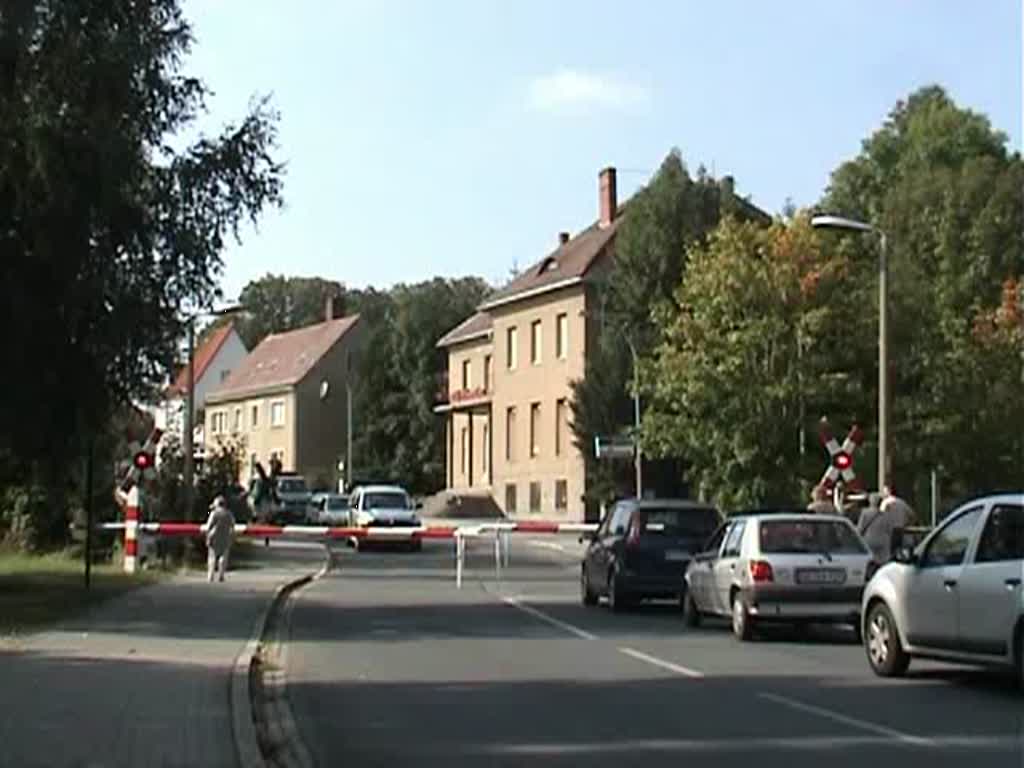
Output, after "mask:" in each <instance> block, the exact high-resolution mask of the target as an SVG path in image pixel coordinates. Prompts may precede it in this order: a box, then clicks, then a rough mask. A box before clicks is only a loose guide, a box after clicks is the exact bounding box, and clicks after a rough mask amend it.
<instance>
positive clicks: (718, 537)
mask: <svg viewBox="0 0 1024 768" xmlns="http://www.w3.org/2000/svg"><path fill="white" fill-rule="evenodd" d="M727 530H729V523H723V524H722V525H720V526H719V527H718V530H717V531H715V532H714V534H713V535H712V536H711V538H710V539H708V541H707V543H706V544H705V545H704V548H703V549H702V550H701V551H702V552H710V553H711V554H713V555H716V556H717V555H718V550H719V549H721V548H722V539H724V538H725V532H726V531H727Z"/></svg>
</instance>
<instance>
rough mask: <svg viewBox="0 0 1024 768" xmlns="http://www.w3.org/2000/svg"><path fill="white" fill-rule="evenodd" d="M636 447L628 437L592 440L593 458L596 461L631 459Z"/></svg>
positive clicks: (598, 437)
mask: <svg viewBox="0 0 1024 768" xmlns="http://www.w3.org/2000/svg"><path fill="white" fill-rule="evenodd" d="M635 453H636V446H635V444H634V443H633V441H632V440H631V439H630V438H628V437H601V436H596V437H595V438H594V456H595V457H596V458H597V459H632V458H633V456H634V455H635Z"/></svg>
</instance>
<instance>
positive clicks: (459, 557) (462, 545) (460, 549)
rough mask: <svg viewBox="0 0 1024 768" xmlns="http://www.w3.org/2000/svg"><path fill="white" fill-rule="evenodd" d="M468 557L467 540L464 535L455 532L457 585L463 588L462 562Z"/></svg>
mask: <svg viewBox="0 0 1024 768" xmlns="http://www.w3.org/2000/svg"><path fill="white" fill-rule="evenodd" d="M465 557H466V542H465V540H464V539H463V538H462V535H461V534H460V533H459V532H457V531H456V533H455V586H456V587H457V588H458V589H462V563H463V560H465Z"/></svg>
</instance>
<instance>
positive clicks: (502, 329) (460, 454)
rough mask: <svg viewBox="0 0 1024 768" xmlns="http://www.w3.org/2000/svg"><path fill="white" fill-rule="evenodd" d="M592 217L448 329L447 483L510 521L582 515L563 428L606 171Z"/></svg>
mask: <svg viewBox="0 0 1024 768" xmlns="http://www.w3.org/2000/svg"><path fill="white" fill-rule="evenodd" d="M598 200H599V218H598V220H597V221H596V222H595V223H594V224H593V225H592V226H590V227H588V228H587V229H585V230H584V231H582V232H580V233H578V234H577V235H576V236H575V237H571V236H570V235H569V234H568V233H559V238H558V247H557V248H556V249H555V250H554V251H552V252H551V253H550V254H548V255H547V256H545V257H544V258H543V259H541V260H540V261H539V262H538V263H536V264H534V265H533V266H531V267H530V268H529V269H527V270H525V271H524V272H522V273H520V274H519V275H518V276H517V277H516V278H515V279H514V280H512V281H511V282H510V283H509V284H508V285H506V286H505V287H504V288H502V289H500V290H499V291H497V292H495V293H494V294H492V295H491V296H489V297H488V298H487V300H486V301H484V303H483V304H481V306H480V307H479V311H478V312H477V313H476V314H474V315H473V316H472V317H470V318H469V319H468V320H466V321H465V322H464V323H462V324H461V325H459V326H457V327H456V328H454V329H453V330H452V331H450V332H449V333H447V334H446V335H445V336H444V337H442V339H441V340H440V341H439V342H438V346H439V347H442V348H444V349H446V350H447V353H448V387H447V401H446V402H444V403H442V404H440V405H438V406H437V407H436V409H435V410H436V411H437V412H438V413H440V414H442V415H443V416H444V418H445V437H446V452H445V453H446V464H447V467H446V468H447V478H446V479H447V488H448V490H449V491H450V492H452V493H455V494H460V493H461V494H468V493H485V494H490V495H491V496H492V497H493V499H494V501H495V503H496V504H497V506H498V507H499V508H500V509H501V510H502V511H503V512H504V513H505V514H507V515H509V516H512V517H525V516H530V515H536V516H543V517H557V518H565V519H568V520H583V519H584V517H585V509H584V493H585V490H586V468H585V462H584V457H583V454H582V453H581V451H580V450H579V448H578V447H577V446H576V444H575V439H574V436H573V433H572V429H571V422H572V416H571V413H572V410H571V401H572V388H571V385H572V382H573V381H575V380H577V379H582V378H583V376H584V372H585V369H586V359H587V349H588V346H589V345H590V343H591V340H592V339H593V338H594V334H595V330H596V323H597V320H598V318H597V317H596V313H595V312H594V311H593V309H594V307H595V293H596V290H595V284H596V283H597V281H598V280H599V279H600V278H601V277H602V275H603V273H604V271H605V270H606V269H607V267H608V265H609V264H610V261H611V259H612V257H613V251H614V242H615V231H616V229H617V228H618V225H619V221H620V218H619V214H620V213H621V211H620V209H619V207H618V204H617V201H616V183H615V169H614V168H606V169H605V170H603V171H602V172H601V173H600V175H599V194H598Z"/></svg>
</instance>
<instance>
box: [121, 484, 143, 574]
mask: <svg viewBox="0 0 1024 768" xmlns="http://www.w3.org/2000/svg"><path fill="white" fill-rule="evenodd" d="M139 503H140V500H139V486H138V485H133V486H132V488H131V490H130V491H128V501H127V503H126V504H125V506H124V572H125V573H135V569H136V567H137V565H138V554H139V549H138V547H139V541H138V533H139V518H140V515H139V512H140V509H139Z"/></svg>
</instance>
